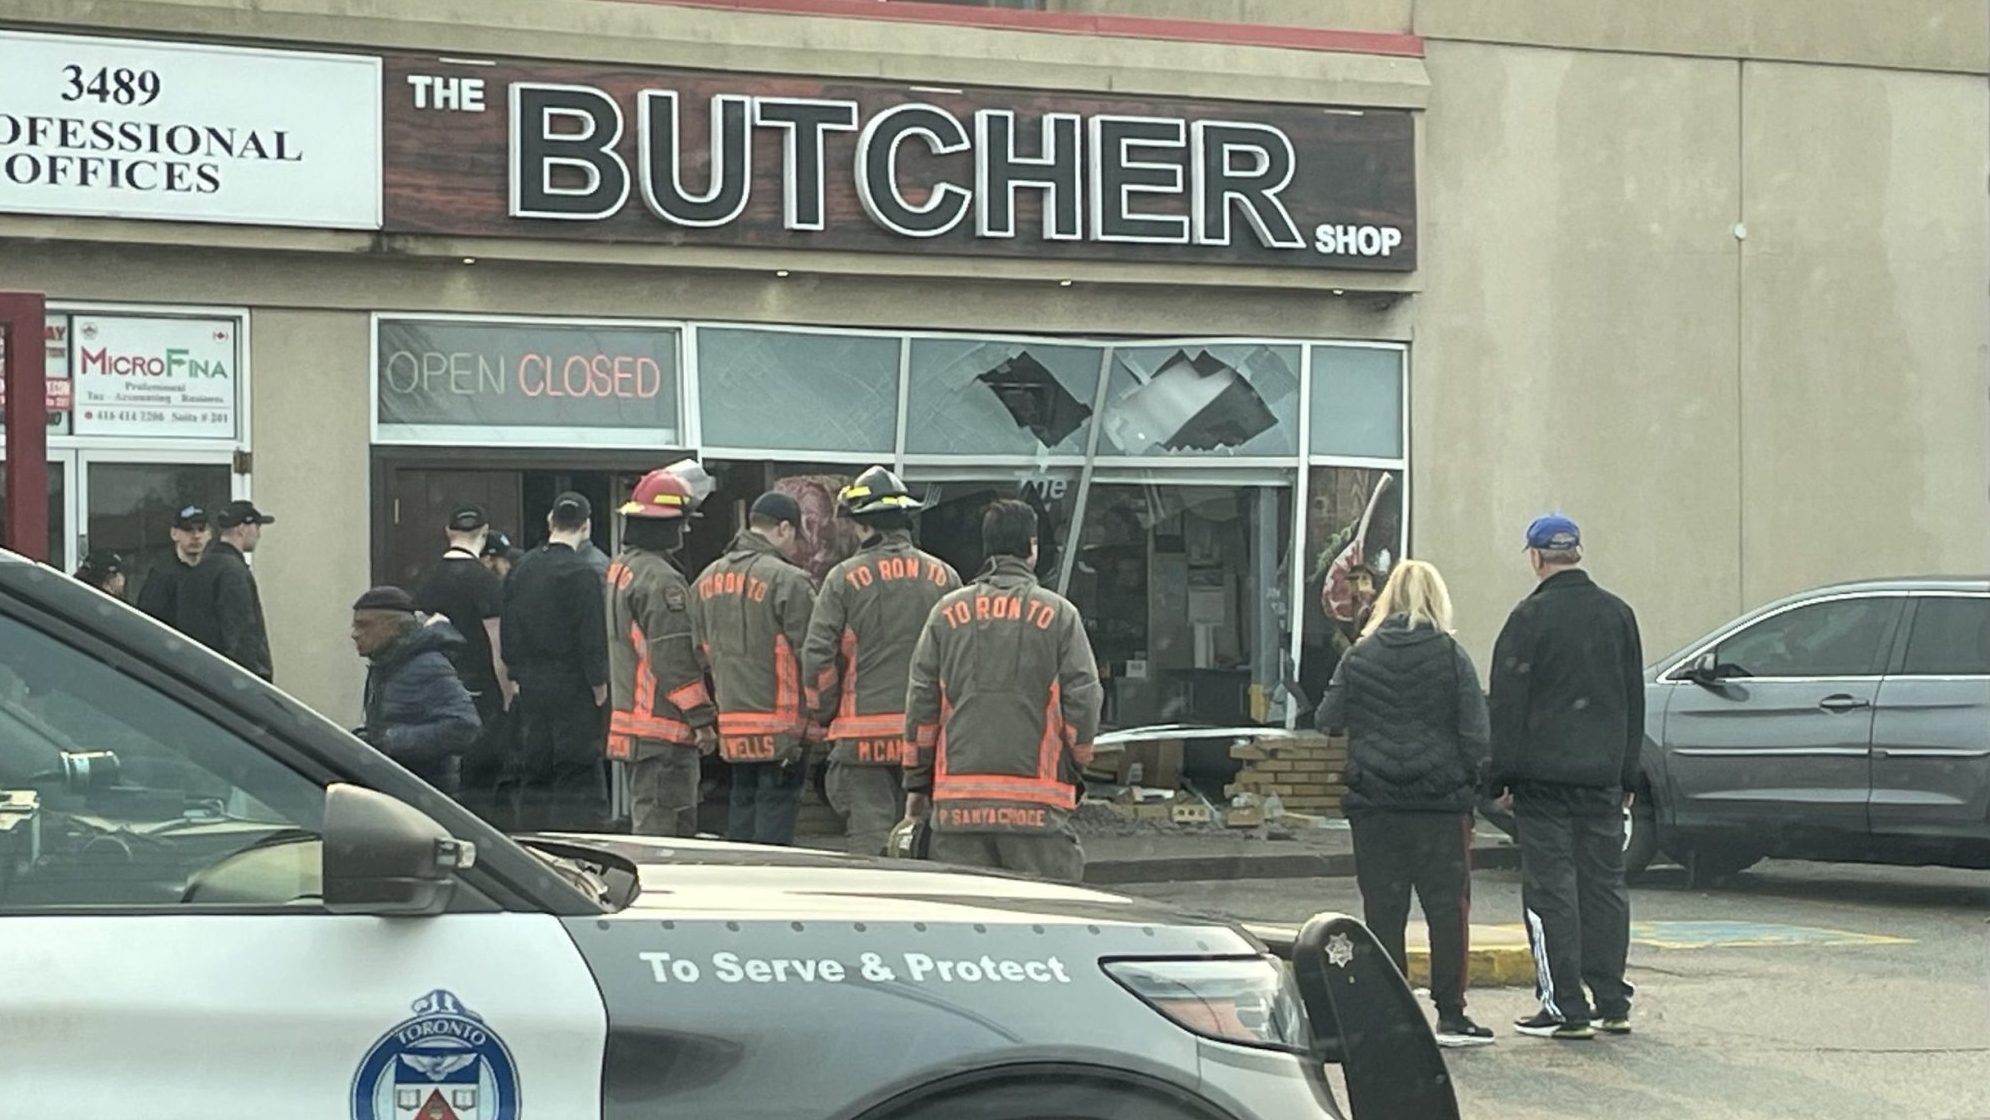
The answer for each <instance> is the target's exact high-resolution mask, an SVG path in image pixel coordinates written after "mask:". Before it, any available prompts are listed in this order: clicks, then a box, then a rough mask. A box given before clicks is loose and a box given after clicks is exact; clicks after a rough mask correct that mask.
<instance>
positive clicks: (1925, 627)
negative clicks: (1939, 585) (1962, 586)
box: [1905, 598, 1990, 676]
mask: <svg viewBox="0 0 1990 1120" xmlns="http://www.w3.org/2000/svg"><path fill="white" fill-rule="evenodd" d="M1905 671H1906V672H1908V673H1923V674H1938V675H1950V676H1981V675H1984V674H1990V599H1936V598H1928V599H1922V600H1920V604H1919V606H1918V607H1917V609H1916V613H1915V615H1914V632H1913V633H1911V634H1909V635H1908V636H1907V664H1906V668H1905Z"/></svg>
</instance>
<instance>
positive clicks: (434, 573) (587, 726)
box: [77, 460, 1104, 881]
mask: <svg viewBox="0 0 1990 1120" xmlns="http://www.w3.org/2000/svg"><path fill="white" fill-rule="evenodd" d="M710 491H711V480H710V478H709V476H708V475H705V474H704V472H703V471H702V470H701V469H700V468H698V466H697V465H696V464H695V463H693V462H691V461H689V460H686V461H685V462H683V463H679V464H673V465H672V466H670V467H665V468H659V469H657V470H655V471H651V472H650V473H649V474H647V475H645V476H644V477H643V478H642V479H641V480H639V481H638V483H637V484H636V486H635V487H634V488H633V490H632V492H631V494H630V497H629V499H628V501H627V502H625V503H624V504H623V505H622V506H621V507H620V508H619V509H618V510H617V511H616V513H617V515H618V516H619V517H620V518H621V520H622V523H621V536H620V540H621V550H620V553H619V554H618V555H617V556H615V557H614V558H613V559H612V560H611V559H610V558H609V557H607V556H606V555H604V554H603V553H602V552H601V551H600V550H599V549H597V548H595V546H594V544H593V532H594V510H593V507H592V505H591V503H590V502H589V501H588V499H587V498H586V497H585V496H583V495H581V494H578V493H572V492H569V493H564V494H561V495H559V496H558V497H556V498H555V499H554V501H553V503H552V508H551V510H550V512H549V513H548V514H547V518H546V540H545V543H544V544H542V545H540V546H539V547H537V548H534V549H532V550H530V551H528V552H524V553H520V552H519V551H518V550H516V549H515V548H513V547H512V545H511V542H510V541H509V540H508V539H507V538H506V537H504V535H503V534H501V533H499V532H497V531H496V530H495V529H494V528H493V527H492V526H491V525H490V523H489V520H488V519H487V517H486V516H485V513H484V511H483V510H481V509H479V508H476V507H471V506H465V507H463V508H461V509H458V510H456V511H454V512H453V513H452V514H451V516H450V517H449V518H448V520H447V522H446V524H445V525H444V526H443V534H444V536H445V538H446V541H447V548H446V549H445V551H444V552H443V554H442V556H441V557H440V558H439V559H438V560H437V561H436V562H435V563H434V564H433V565H431V566H430V567H429V568H428V569H427V570H426V571H424V572H423V573H422V574H421V576H420V578H419V579H417V580H415V581H414V586H413V587H412V588H411V589H403V588H399V587H386V586H383V587H375V588H371V589H369V590H367V591H366V592H365V593H364V594H362V595H360V596H359V598H358V599H357V600H355V601H354V602H353V604H352V640H353V644H354V647H355V649H356V650H357V652H358V654H359V655H360V657H361V658H363V659H364V660H365V662H366V665H367V677H366V684H365V691H364V697H363V711H364V713H365V715H364V722H363V724H362V726H360V727H359V728H357V729H356V733H357V734H358V735H359V736H360V737H362V738H364V739H365V740H366V741H367V742H368V743H370V744H372V745H373V746H374V747H376V748H378V749H379V750H380V751H381V752H382V753H384V754H386V755H388V756H389V757H391V758H393V759H395V760H396V761H397V762H399V763H400V764H402V765H403V766H405V767H406V768H408V769H409V770H411V771H413V772H414V773H416V774H417V775H419V776H420V777H422V778H423V779H425V780H426V781H428V782H429V783H430V784H431V785H433V786H434V787H435V788H437V789H438V790H441V791H442V792H444V793H446V794H449V795H450V796H452V797H456V798H458V799H460V800H461V801H462V802H463V803H464V804H465V805H466V806H468V807H470V808H472V809H473V810H474V811H476V812H478V813H479V814H480V815H483V816H484V817H486V819H489V820H491V821H492V822H494V823H496V824H498V825H499V826H500V827H504V828H507V829H511V830H517V831H600V830H604V829H616V828H628V829H630V830H632V831H635V832H638V833H642V834H646V835H657V836H688V835H692V834H694V833H696V832H697V831H698V813H699V805H700V802H701V792H702V789H703V785H702V779H703V777H704V775H705V771H706V767H705V763H704V760H705V758H706V757H707V756H712V755H716V756H718V757H719V758H720V759H722V760H723V761H724V763H725V764H726V765H725V766H724V768H723V774H724V776H725V778H726V779H727V780H728V781H729V782H730V787H731V788H730V797H729V803H728V806H727V817H726V826H725V832H726V836H727V837H728V838H729V839H733V840H742V841H752V842H756V843H762V844H791V843H793V842H794V837H795V827H796V819H797V816H798V811H799V808H800V804H801V798H802V792H803V789H804V788H805V785H806V783H807V779H808V776H809V775H810V774H811V772H812V771H813V770H814V768H815V766H816V764H817V763H826V778H825V783H824V785H825V792H826V794H827V798H828V800H829V802H830V805H831V807H832V808H833V809H834V810H835V811H836V812H837V813H838V814H839V815H840V816H842V817H843V819H844V821H845V824H846V844H847V847H848V849H849V850H850V851H851V852H853V853H857V854H871V855H875V854H879V853H881V852H883V851H885V850H886V848H887V847H888V845H889V844H890V843H891V842H892V839H893V837H894V835H895V834H896V835H898V836H902V837H907V840H906V843H905V844H904V845H903V847H904V848H906V849H907V850H908V851H911V850H916V851H918V852H920V853H922V854H923V853H924V852H925V851H926V850H927V849H929V848H930V850H931V853H932V858H937V859H945V860H948V861H950V862H955V863H962V864H968V865H978V866H987V867H998V868H1009V869H1013V870H1018V871H1025V872H1029V873H1033V874H1037V875H1041V876H1045V877H1050V878H1058V879H1065V880H1071V881H1076V880H1077V879H1079V878H1080V877H1081V876H1082V873H1083V856H1082V852H1081V850H1080V848H1079V845H1078V840H1077V837H1076V835H1075V833H1073V832H1072V830H1071V828H1070V825H1069V817H1070V814H1071V813H1072V812H1073V811H1075V809H1076V808H1077V803H1078V798H1079V787H1080V784H1081V783H1080V773H1081V770H1082V767H1083V766H1084V764H1085V763H1086V762H1088V761H1090V758H1091V751H1092V746H1091V744H1092V740H1093V737H1094V736H1095V735H1096V734H1097V731H1098V723H1099V713H1100V709H1101V707H1102V704H1103V697H1104V692H1103V689H1102V688H1101V686H1100V683H1099V677H1098V670H1097V666H1096V664H1095V663H1094V661H1093V659H1092V653H1091V646H1090V644H1089V642H1088V641H1087V640H1086V637H1085V631H1084V626H1083V624H1082V622H1081V621H1080V620H1079V617H1078V613H1077V611H1076V609H1075V608H1074V607H1072V605H1071V604H1070V603H1069V602H1068V601H1066V600H1064V599H1063V598H1062V597H1060V596H1058V595H1057V594H1055V593H1054V592H1052V591H1049V590H1047V589H1045V588H1042V587H1039V586H1038V585H1037V582H1036V578H1035V574H1034V573H1035V566H1036V552H1037V524H1036V514H1035V512H1034V511H1033V510H1032V509H1031V508H1030V507H1029V506H1028V505H1027V504H1025V503H1023V502H1019V501H1012V500H1011V501H997V502H995V503H993V504H992V505H991V506H990V507H989V509H988V510H987V512H986V515H985V518H984V523H983V543H984V545H985V549H986V554H987V556H988V557H989V560H988V563H987V564H986V566H985V567H984V569H983V570H982V571H981V572H980V573H979V574H978V575H977V576H976V578H975V579H974V580H973V581H971V582H968V583H965V584H963V582H962V580H961V578H960V576H959V574H958V573H956V572H955V571H954V570H953V569H952V568H951V567H950V566H948V565H947V564H946V563H945V562H944V561H942V560H940V559H938V558H937V557H935V556H932V555H930V554H928V553H926V552H923V551H921V550H919V549H918V548H917V547H915V546H914V545H913V543H912V530H913V520H912V519H913V516H914V514H915V513H916V512H917V511H918V510H919V509H920V508H922V503H921V502H920V501H919V500H918V499H917V498H915V497H914V496H913V495H912V494H911V492H910V491H909V490H907V489H906V487H905V485H904V483H903V482H902V481H901V480H900V479H899V478H898V477H897V476H896V475H895V474H893V473H892V472H891V471H890V470H888V469H886V468H884V467H882V466H879V467H872V468H870V469H869V470H866V471H864V472H863V473H862V474H860V475H859V476H857V478H856V479H855V480H854V481H852V482H851V483H850V484H849V485H848V486H846V487H844V488H843V489H842V491H841V493H840V494H839V495H838V515H839V516H841V517H845V518H847V519H849V521H850V522H851V523H852V524H853V526H854V527H855V529H856V536H857V538H858V539H859V540H860V541H861V546H860V547H859V548H858V549H857V551H856V553H855V554H854V555H852V556H850V557H849V558H848V559H846V560H844V561H842V562H841V563H839V564H838V565H836V566H835V567H834V568H833V569H831V570H830V571H828V573H827V574H826V576H825V577H824V578H823V580H822V581H821V583H820V585H819V586H818V585H817V583H816V582H815V581H814V580H812V579H811V578H810V576H809V575H808V573H807V571H806V570H805V569H804V568H803V567H802V566H801V561H802V559H803V558H802V557H801V556H800V554H799V553H800V550H801V548H802V540H803V533H802V522H803V514H802V509H801V506H800V504H799V503H797V501H796V500H795V498H793V497H792V496H790V495H789V494H787V493H783V492H781V491H779V490H771V491H768V492H767V493H765V494H762V495H760V497H758V498H757V499H756V500H754V501H753V503H752V504H751V506H750V508H749V509H748V512H747V517H746V523H745V525H744V526H743V527H742V528H741V529H740V530H739V531H738V533H737V534H736V535H735V536H734V537H733V538H732V540H731V541H730V543H729V544H728V545H727V547H726V549H725V551H724V553H723V554H722V555H721V556H720V557H719V558H718V559H717V560H715V561H714V562H712V563H711V564H710V565H709V566H707V567H706V568H705V569H704V570H703V571H702V572H699V573H697V574H696V575H695V576H693V575H692V574H690V573H687V572H685V571H684V570H683V569H682V568H681V567H680V566H679V564H678V559H677V557H678V554H679V552H680V550H681V549H682V547H683V545H684V541H685V534H686V533H687V532H688V531H690V530H691V526H692V525H693V524H694V522H695V521H696V519H697V518H698V509H699V505H700V503H701V502H702V501H703V499H704V498H705V497H707V496H709V493H710ZM274 520H275V519H274V518H271V517H269V516H268V515H266V514H264V513H262V512H261V511H259V510H256V509H255V508H254V507H253V506H252V505H251V504H250V503H247V502H233V503H230V504H229V505H228V506H227V507H224V508H223V509H219V510H216V511H214V513H213V515H212V517H211V518H210V516H209V514H208V513H206V512H205V511H203V510H201V509H198V508H193V507H189V508H186V509H182V510H180V511H179V513H178V515H177V516H176V517H175V519H174V521H173V526H172V535H173V543H174V556H173V559H172V560H171V561H169V562H167V563H163V564H160V565H158V566H156V567H155V569H154V571H153V572H152V573H151V575H150V576H149V577H148V578H147V580H146V583H145V586H144V588H143V589H141V591H140V594H139V605H140V606H141V608H142V609H145V610H146V611H148V613H151V614H153V615H154V616H155V617H157V618H159V619H160V620H161V621H162V622H165V623H166V624H168V625H171V626H174V627H176V628H178V629H179V630H181V631H182V632H183V633H185V634H187V635H188V636H189V637H193V638H195V639H197V640H199V641H200V642H202V643H203V644H205V645H207V646H209V647H210V648H212V649H214V650H215V651H217V652H219V653H221V654H222V655H223V656H225V657H228V658H230V659H231V660H234V661H235V662H237V663H238V664H240V665H242V666H243V667H244V668H247V669H249V670H250V671H251V672H254V673H256V674H257V675H258V676H261V677H263V678H264V679H265V680H267V679H270V678H271V676H272V668H271V663H270V652H269V638H268V631H267V627H266V624H265V622H264V618H263V612H262V603H261V598H260V595H259V593H258V590H257V587H256V582H255V577H254V574H253V573H252V571H251V570H250V568H249V566H248V564H247V562H246V556H247V554H249V553H252V552H254V550H255V547H256V544H257V543H258V541H259V540H260V539H261V532H262V527H263V526H264V525H267V524H270V523H271V522H273V521H274ZM210 523H211V524H212V526H213V527H215V528H216V529H218V530H219V532H218V534H216V535H214V536H213V537H212V538H211V539H210V536H209V527H210ZM122 567H123V565H122V562H121V561H119V560H118V559H117V558H116V557H106V556H99V555H93V556H92V557H91V558H90V559H89V560H88V561H87V562H86V563H85V564H84V566H83V569H82V570H80V571H79V572H78V573H77V574H78V578H81V579H84V580H86V581H87V582H90V583H91V584H92V585H94V586H96V587H98V588H99V589H100V590H103V591H104V592H105V593H107V594H112V595H117V596H120V597H122V595H123V594H124V591H125V588H124V585H123V581H124V574H123V571H122ZM617 765H619V766H620V767H621V773H622V775H623V777H624V779H625V781H626V785H627V792H628V799H627V800H628V817H627V819H626V820H614V819H611V814H612V809H611V804H610V797H609V789H610V784H609V783H610V774H611V772H612V771H611V767H612V766H617ZM936 806H937V808H936Z"/></svg>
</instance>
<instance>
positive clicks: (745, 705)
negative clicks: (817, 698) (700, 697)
mask: <svg viewBox="0 0 1990 1120" xmlns="http://www.w3.org/2000/svg"><path fill="white" fill-rule="evenodd" d="M801 522H802V511H801V506H800V505H798V504H797V503H796V502H795V500H794V499H793V498H791V497H789V496H788V495H786V494H783V493H780V492H778V491H769V492H768V493H765V494H762V495H760V497H758V498H756V499H755V500H754V502H753V506H752V508H751V510H749V511H748V514H747V527H746V528H745V529H743V530H741V531H740V533H739V535H738V536H736V537H734V538H733V541H732V543H731V544H730V545H728V546H727V548H726V554H725V555H724V556H721V557H719V558H718V559H717V560H714V561H712V563H711V565H710V566H709V567H707V568H706V569H705V570H704V571H703V572H702V573H700V574H699V576H698V583H697V586H696V587H694V588H693V594H692V596H691V624H692V627H693V628H694V629H693V632H694V633H695V635H696V637H697V642H698V652H699V656H700V657H701V658H703V659H704V662H705V665H706V667H707V668H708V669H709V670H710V672H711V675H712V687H713V692H714V697H713V698H714V699H715V700H716V701H717V705H718V712H719V720H718V728H719V754H720V756H721V757H723V758H724V759H725V760H726V761H727V762H728V763H730V764H731V765H732V804H731V807H730V811H729V812H728V814H727V817H726V838H727V839H729V840H750V841H753V842H755V843H760V844H791V843H793V842H794V838H795V814H796V813H797V812H798V811H799V809H800V808H801V791H802V782H803V779H804V778H805V777H806V776H807V773H808V765H807V753H808V746H809V745H810V744H811V743H812V742H814V741H815V740H816V739H817V738H819V736H820V731H819V729H817V728H816V727H814V726H813V724H812V723H811V721H809V719H808V717H807V713H805V712H803V711H802V682H801V659H800V654H801V649H802V645H803V643H804V642H806V641H807V639H808V620H809V613H810V612H811V611H812V610H813V609H814V607H815V590H814V588H813V587H811V586H810V584H809V580H808V575H807V574H806V573H804V572H803V571H802V570H801V569H800V568H798V567H796V566H795V564H794V562H793V560H792V559H791V557H792V556H793V555H794V554H795V552H796V551H797V549H798V548H799V546H800V542H801Z"/></svg>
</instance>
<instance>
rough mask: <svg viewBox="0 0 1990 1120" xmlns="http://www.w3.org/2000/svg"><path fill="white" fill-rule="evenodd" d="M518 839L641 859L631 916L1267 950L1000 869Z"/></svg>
mask: <svg viewBox="0 0 1990 1120" xmlns="http://www.w3.org/2000/svg"><path fill="white" fill-rule="evenodd" d="M520 839H521V840H524V841H525V842H527V843H533V842H542V843H543V844H544V845H545V846H547V847H550V848H555V849H556V848H557V847H559V846H561V845H573V846H576V847H585V848H589V849H593V850H595V851H598V852H603V853H606V854H608V855H610V856H614V857H619V858H620V859H622V860H626V861H628V862H629V863H630V864H633V865H634V866H635V868H636V870H637V873H638V875H639V876H640V880H641V885H642V890H641V893H639V894H638V895H637V896H636V897H635V899H634V900H633V901H632V902H631V903H630V904H629V906H628V907H627V908H625V909H624V910H622V911H620V913H621V914H623V915H626V916H631V917H643V918H648V919H657V918H667V917H672V916H684V917H706V918H739V919H748V920H755V919H758V920H765V919H771V918H778V919H780V920H783V921H804V920H826V919H840V920H845V921H877V922H925V921H931V922H948V923H982V924H990V925H993V924H1024V925H1051V924H1068V925H1106V924H1112V925H1123V926H1169V927H1174V928H1178V929H1179V928H1183V927H1191V928H1199V929H1205V930H1208V931H1210V933H1211V934H1212V935H1215V936H1219V937H1221V938H1223V942H1224V943H1222V944H1220V945H1219V944H1217V943H1215V942H1212V943H1211V945H1210V951H1212V952H1231V951H1244V952H1257V951H1262V947H1261V946H1259V945H1256V944H1254V943H1250V942H1248V941H1246V940H1245V936H1244V935H1243V934H1242V933H1241V932H1240V931H1239V930H1238V929H1237V927H1236V926H1235V925H1234V924H1233V923H1232V922H1231V921H1230V920H1229V919H1227V918H1223V917H1220V916H1217V915H1208V914H1203V915H1198V914H1192V913H1183V912H1181V911H1177V910H1171V909H1169V908H1167V907H1164V906H1160V905H1157V904H1155V903H1151V902H1145V901H1142V900H1139V899H1132V898H1127V897H1125V896H1123V895H1116V894H1110V893H1107V892H1105V891H1096V890H1091V889H1089V888H1086V887H1081V886H1071V885H1067V884H1063V883H1047V882H1043V881H1040V880H1036V879H1026V878H1022V877H1019V876H1012V875H1006V874H1002V873H1000V872H991V871H983V870H978V869H972V868H962V867H953V866H950V865H947V864H937V863H926V862H923V861H915V860H894V859H882V858H876V857H865V856H849V855H843V854H842V853H839V852H826V851H816V850H813V849H809V848H782V847H771V846H767V845H760V844H738V843H731V842H728V841H717V840H690V839H665V838H653V837H642V836H579V835H552V834H548V835H545V836H542V837H521V838H520Z"/></svg>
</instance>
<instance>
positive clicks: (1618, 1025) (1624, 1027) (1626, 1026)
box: [1596, 1016, 1631, 1034]
mask: <svg viewBox="0 0 1990 1120" xmlns="http://www.w3.org/2000/svg"><path fill="white" fill-rule="evenodd" d="M1596 1029H1597V1030H1599V1031H1602V1032H1603V1033H1604V1034H1629V1033H1631V1020H1630V1017H1629V1016H1626V1017H1624V1018H1621V1019H1598V1020H1597V1021H1596Z"/></svg>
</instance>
